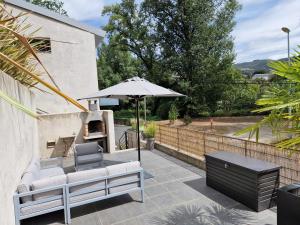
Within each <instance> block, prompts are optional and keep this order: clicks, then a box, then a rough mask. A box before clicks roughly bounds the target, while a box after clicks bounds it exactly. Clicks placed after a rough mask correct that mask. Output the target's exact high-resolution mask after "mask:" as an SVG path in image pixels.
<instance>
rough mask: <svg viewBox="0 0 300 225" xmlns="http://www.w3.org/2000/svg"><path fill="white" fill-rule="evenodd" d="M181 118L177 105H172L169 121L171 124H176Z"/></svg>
mask: <svg viewBox="0 0 300 225" xmlns="http://www.w3.org/2000/svg"><path fill="white" fill-rule="evenodd" d="M178 116H179V113H178V110H177V108H176V106H175V105H171V109H170V111H169V120H170V122H171V123H174V121H175V120H177V118H178Z"/></svg>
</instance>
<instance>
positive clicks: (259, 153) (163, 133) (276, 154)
mask: <svg viewBox="0 0 300 225" xmlns="http://www.w3.org/2000/svg"><path fill="white" fill-rule="evenodd" d="M156 141H157V142H158V143H161V144H164V145H168V146H170V147H172V148H173V149H174V150H175V151H179V152H181V153H183V154H187V155H189V156H191V157H194V158H203V157H204V154H205V153H212V152H215V151H227V152H234V153H239V154H242V155H245V156H248V157H252V158H255V159H261V160H265V161H268V162H271V163H275V164H277V165H280V166H282V168H281V170H280V183H281V185H286V184H290V183H295V182H300V152H294V153H293V154H290V153H289V152H287V151H282V150H279V149H278V148H276V147H275V146H273V145H270V144H264V143H257V142H254V141H250V140H243V139H238V138H233V137H227V136H222V135H218V134H213V133H207V132H203V131H198V130H193V129H188V128H183V127H170V126H168V125H158V132H157V133H156Z"/></svg>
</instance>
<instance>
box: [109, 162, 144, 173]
mask: <svg viewBox="0 0 300 225" xmlns="http://www.w3.org/2000/svg"><path fill="white" fill-rule="evenodd" d="M106 169H107V173H108V175H109V176H110V175H116V174H121V173H128V172H133V171H136V170H138V169H141V164H140V162H139V161H134V162H127V163H121V164H117V165H112V166H108V167H106Z"/></svg>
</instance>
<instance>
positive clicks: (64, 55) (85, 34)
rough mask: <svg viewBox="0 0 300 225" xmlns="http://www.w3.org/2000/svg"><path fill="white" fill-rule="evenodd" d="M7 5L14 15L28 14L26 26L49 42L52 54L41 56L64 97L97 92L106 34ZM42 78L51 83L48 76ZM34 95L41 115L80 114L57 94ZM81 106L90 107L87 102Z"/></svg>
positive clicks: (19, 1)
mask: <svg viewBox="0 0 300 225" xmlns="http://www.w3.org/2000/svg"><path fill="white" fill-rule="evenodd" d="M5 4H6V8H8V9H11V10H12V13H13V15H18V14H19V13H20V12H29V14H28V15H26V16H25V17H28V19H27V21H26V22H28V23H30V24H32V28H31V30H37V29H40V30H39V31H38V32H37V33H36V34H35V37H38V38H50V43H51V52H47V53H39V54H38V55H39V57H40V58H41V60H42V62H43V64H44V65H45V67H46V68H47V69H48V71H49V72H50V74H51V75H52V77H53V78H54V80H55V82H56V83H57V85H58V86H59V88H60V89H61V90H62V91H63V92H64V93H65V94H67V95H69V96H70V97H73V98H74V99H77V98H79V97H82V96H86V95H87V94H90V93H93V92H95V91H97V90H98V79H97V65H96V47H97V46H98V45H99V44H100V42H101V41H102V39H103V37H104V35H105V32H104V31H103V30H101V29H96V28H94V27H89V26H87V25H84V24H81V23H79V22H77V21H75V20H73V19H70V18H68V17H66V16H62V15H59V14H58V13H55V12H51V11H50V10H47V9H44V8H42V7H39V6H36V5H33V4H30V3H27V2H25V1H24V0H5ZM99 13H100V12H99ZM20 19H21V18H20ZM22 19H24V18H22ZM43 78H44V79H45V80H47V81H48V82H51V81H50V79H49V78H48V77H47V75H45V76H44V77H43ZM41 88H42V87H41ZM34 92H35V93H36V104H37V109H38V110H40V111H41V112H46V113H47V114H57V113H70V112H78V111H80V110H79V109H78V108H76V107H75V106H73V105H72V104H70V103H67V102H66V100H64V99H63V98H61V97H60V96H57V95H56V94H49V93H43V92H41V91H37V90H34ZM37 92H38V93H37ZM82 104H83V105H84V106H86V107H87V103H86V102H82Z"/></svg>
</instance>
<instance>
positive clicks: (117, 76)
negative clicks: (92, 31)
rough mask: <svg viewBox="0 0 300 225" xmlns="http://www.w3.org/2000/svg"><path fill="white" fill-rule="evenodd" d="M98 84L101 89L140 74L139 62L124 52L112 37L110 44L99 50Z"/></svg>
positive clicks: (103, 45)
mask: <svg viewBox="0 0 300 225" xmlns="http://www.w3.org/2000/svg"><path fill="white" fill-rule="evenodd" d="M97 68H98V82H99V87H101V89H103V88H106V87H109V86H112V85H115V84H117V83H119V82H121V81H123V80H125V79H128V78H130V77H133V76H138V75H139V74H140V71H139V68H140V63H139V61H138V60H137V59H136V58H134V57H133V56H132V55H131V54H130V52H128V51H122V50H121V49H120V46H119V45H117V44H116V43H115V38H114V37H111V38H110V42H109V43H108V44H105V43H103V44H102V46H101V47H100V48H99V49H98V60H97Z"/></svg>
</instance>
